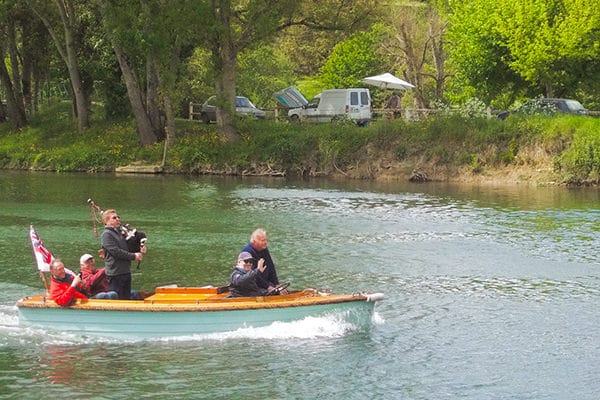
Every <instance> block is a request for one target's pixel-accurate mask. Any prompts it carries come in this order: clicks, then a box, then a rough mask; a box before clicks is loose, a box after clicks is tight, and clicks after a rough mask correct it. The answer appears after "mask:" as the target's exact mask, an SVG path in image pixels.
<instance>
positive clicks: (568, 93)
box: [448, 0, 600, 108]
mask: <svg viewBox="0 0 600 400" xmlns="http://www.w3.org/2000/svg"><path fill="white" fill-rule="evenodd" d="M449 4H450V7H451V10H452V11H451V13H450V14H449V20H450V26H449V34H448V39H449V41H450V42H451V43H453V47H452V48H451V51H450V63H449V64H450V66H451V68H452V69H453V71H454V72H455V73H456V75H455V78H454V79H453V80H452V81H451V82H450V85H449V87H450V88H451V90H452V91H453V92H454V93H453V95H451V98H453V99H455V100H456V99H460V97H461V96H464V95H465V94H466V95H467V96H477V97H479V98H481V99H483V100H484V101H485V102H486V103H491V104H494V105H496V106H497V107H499V108H507V107H508V106H510V105H511V103H512V102H513V101H514V100H515V99H518V98H521V97H535V96H538V95H540V94H544V95H546V96H549V97H552V96H555V97H574V98H578V97H581V98H582V99H583V98H584V97H591V99H590V100H591V101H593V102H597V101H596V100H594V98H597V97H598V96H597V94H596V95H594V94H593V92H592V91H593V90H595V89H597V87H598V86H597V84H591V83H590V82H592V81H593V79H590V78H591V76H592V74H593V73H592V71H593V67H592V66H597V65H598V64H599V63H600V52H598V49H599V48H600V31H599V30H598V26H600V10H599V9H598V7H596V6H595V3H593V2H592V1H591V0H559V1H555V0H536V1H524V0H509V1H503V2H499V1H489V0H472V1H468V2H463V1H450V2H449ZM594 76H595V77H596V75H595V74H594ZM596 81H597V80H596Z"/></svg>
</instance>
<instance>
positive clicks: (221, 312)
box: [16, 286, 384, 339]
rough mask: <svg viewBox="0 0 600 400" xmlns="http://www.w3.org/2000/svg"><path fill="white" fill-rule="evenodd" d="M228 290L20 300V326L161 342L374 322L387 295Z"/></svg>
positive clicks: (161, 290) (173, 290)
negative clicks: (336, 319) (296, 325)
mask: <svg viewBox="0 0 600 400" xmlns="http://www.w3.org/2000/svg"><path fill="white" fill-rule="evenodd" d="M229 295H230V293H229V291H228V290H227V287H213V286H205V287H158V288H156V289H155V291H154V292H152V293H148V294H147V295H146V297H145V298H144V299H142V300H96V299H77V300H76V301H75V302H74V303H73V304H72V305H71V306H69V307H60V306H59V305H57V304H56V303H55V302H54V301H53V300H52V299H51V298H50V297H48V296H47V295H45V294H40V295H34V296H29V297H25V298H23V299H20V300H19V301H17V304H16V305H17V307H18V311H19V323H20V324H21V325H24V326H34V327H42V328H48V329H52V330H57V331H61V332H69V333H73V334H78V335H82V336H90V337H106V338H119V339H155V338H165V337H175V336H191V335H202V334H211V333H220V332H229V331H235V330H238V329H241V328H250V327H254V328H258V327H264V326H268V325H270V324H272V323H274V322H276V321H280V322H291V321H296V320H301V319H304V318H306V317H309V316H325V315H338V316H341V317H342V318H344V319H345V320H348V321H350V322H353V323H357V324H361V325H362V324H364V323H365V322H369V323H370V320H371V316H372V313H373V310H374V306H375V303H376V302H377V301H380V300H382V299H383V297H384V296H383V294H382V293H372V294H369V293H355V294H332V293H326V292H325V293H324V292H320V291H318V290H315V289H304V290H298V291H291V292H289V293H288V294H286V295H276V296H258V297H229Z"/></svg>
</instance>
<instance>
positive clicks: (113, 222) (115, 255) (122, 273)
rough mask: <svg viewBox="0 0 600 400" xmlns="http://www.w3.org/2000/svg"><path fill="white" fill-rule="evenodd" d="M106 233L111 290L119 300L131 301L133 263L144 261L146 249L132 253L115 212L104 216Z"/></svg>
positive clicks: (104, 243) (106, 213)
mask: <svg viewBox="0 0 600 400" xmlns="http://www.w3.org/2000/svg"><path fill="white" fill-rule="evenodd" d="M102 222H103V223H104V231H103V232H102V249H103V250H104V263H105V273H106V277H107V278H108V284H109V286H110V290H114V291H115V292H117V293H118V295H119V299H124V300H129V299H131V261H133V260H136V261H142V258H143V256H144V253H145V252H146V247H142V248H141V249H140V252H139V253H131V252H130V251H129V250H128V247H127V241H126V240H125V237H124V236H123V235H122V234H121V230H120V226H121V220H120V219H119V216H118V215H117V212H116V211H115V210H106V211H104V213H103V214H102Z"/></svg>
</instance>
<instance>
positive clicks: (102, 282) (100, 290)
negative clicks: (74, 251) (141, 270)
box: [79, 253, 141, 300]
mask: <svg viewBox="0 0 600 400" xmlns="http://www.w3.org/2000/svg"><path fill="white" fill-rule="evenodd" d="M79 268H80V271H81V278H82V279H83V284H84V287H85V289H86V290H87V292H88V293H89V294H90V295H91V298H92V299H108V300H116V299H118V298H119V295H118V294H117V292H115V291H114V290H110V287H109V284H108V278H107V277H106V272H105V269H104V268H100V269H97V268H96V261H95V260H94V256H92V255H91V254H87V253H86V254H84V255H82V256H81V257H80V258H79ZM140 298H141V297H140V296H139V294H138V292H137V291H135V290H133V289H131V299H132V300H139V299H140Z"/></svg>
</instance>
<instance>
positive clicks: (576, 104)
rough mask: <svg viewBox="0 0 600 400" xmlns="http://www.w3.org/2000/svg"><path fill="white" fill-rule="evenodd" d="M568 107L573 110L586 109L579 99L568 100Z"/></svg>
mask: <svg viewBox="0 0 600 400" xmlns="http://www.w3.org/2000/svg"><path fill="white" fill-rule="evenodd" d="M566 103H567V108H568V109H569V110H571V111H585V108H583V106H582V105H581V103H580V102H578V101H577V100H567V101H566Z"/></svg>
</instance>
